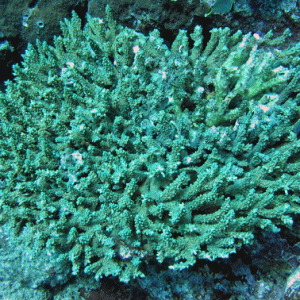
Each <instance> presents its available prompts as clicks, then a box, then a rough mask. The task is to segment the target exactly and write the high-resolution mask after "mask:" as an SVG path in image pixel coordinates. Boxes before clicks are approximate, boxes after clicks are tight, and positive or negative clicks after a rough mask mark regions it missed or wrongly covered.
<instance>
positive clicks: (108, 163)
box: [0, 8, 300, 282]
mask: <svg viewBox="0 0 300 300" xmlns="http://www.w3.org/2000/svg"><path fill="white" fill-rule="evenodd" d="M61 28H62V32H63V35H62V36H60V37H56V38H55V40H54V46H49V45H47V44H46V43H45V42H44V43H41V42H37V44H36V46H33V45H29V46H28V49H27V50H26V52H25V54H24V56H23V59H24V60H23V62H22V66H19V65H15V66H14V76H15V80H14V81H13V82H12V81H8V82H7V88H6V92H5V93H1V94H0V115H1V123H0V126H1V130H0V137H1V138H0V149H1V150H0V164H1V165H0V180H1V181H0V188H1V189H0V207H1V213H0V222H1V223H2V224H4V223H7V224H8V225H9V226H10V227H11V228H14V232H15V234H16V236H17V237H18V239H19V240H20V242H21V243H24V245H26V246H28V245H30V247H31V248H32V249H33V250H34V251H47V253H48V255H49V256H51V255H53V253H55V256H57V255H58V258H57V260H60V261H64V262H68V261H70V262H71V263H72V272H73V274H75V275H77V274H81V273H82V272H84V273H85V274H93V275H94V276H95V278H96V279H98V278H101V277H102V276H103V275H104V276H108V275H113V276H119V278H120V280H121V281H124V282H128V281H129V280H130V279H132V278H135V277H138V276H141V277H142V276H144V274H143V272H142V268H141V265H142V264H143V263H147V261H149V260H151V259H154V258H155V259H156V260H157V261H158V262H159V263H162V262H164V261H166V262H167V263H168V264H169V268H170V269H174V270H182V269H185V268H187V267H189V266H191V265H193V264H195V262H196V260H197V259H209V260H215V259H216V258H226V257H228V256H229V255H230V254H231V253H233V252H235V251H236V249H237V248H238V247H240V246H241V245H242V244H249V243H251V242H252V241H253V238H254V231H255V230H256V228H258V229H263V230H269V231H273V232H277V231H278V230H279V228H278V225H285V226H292V223H293V219H292V216H293V214H296V213H298V212H299V201H300V198H299V194H300V190H299V187H300V180H299V179H300V178H299V170H300V161H299V153H300V140H298V139H297V134H298V131H299V130H298V128H299V125H298V123H297V121H298V119H299V103H300V98H299V96H298V94H297V89H298V81H299V72H298V69H299V67H298V64H299V59H297V54H299V45H296V46H295V47H291V48H289V49H286V50H282V51H281V50H279V49H276V47H277V46H279V45H280V44H283V43H284V41H285V38H286V37H287V36H288V35H289V31H288V30H287V31H286V32H284V34H283V35H282V36H281V37H279V38H276V39H272V32H269V33H268V34H266V35H265V37H263V38H261V37H259V36H258V35H256V34H254V35H253V34H250V33H249V34H246V35H243V34H242V32H240V31H238V32H236V33H234V34H232V33H231V32H230V30H229V29H228V28H224V29H214V30H212V31H211V37H210V39H209V41H208V43H207V44H204V43H203V35H202V28H201V27H200V26H197V27H196V28H195V30H194V32H193V33H192V34H191V35H190V40H189V37H188V36H187V33H186V32H185V31H183V30H180V31H179V34H178V36H177V38H176V39H175V41H174V42H173V44H172V46H171V47H170V48H168V47H167V46H166V45H165V44H164V42H163V40H162V39H161V38H160V35H159V32H158V30H154V31H153V32H151V33H150V34H149V36H144V35H142V34H139V33H137V32H135V31H133V30H131V29H128V28H123V27H122V26H118V25H116V23H115V21H114V20H113V19H112V16H111V13H110V11H109V8H107V23H105V22H103V20H101V19H92V18H90V17H89V18H88V23H87V24H86V26H85V28H84V29H83V30H82V29H81V22H80V19H79V18H78V17H77V16H76V15H75V13H74V14H73V17H72V19H71V21H68V20H65V21H64V22H63V23H62V24H61Z"/></svg>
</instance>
